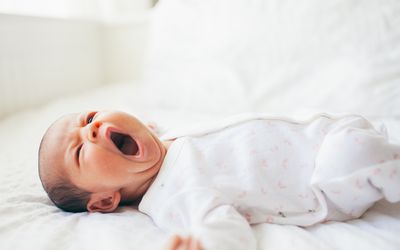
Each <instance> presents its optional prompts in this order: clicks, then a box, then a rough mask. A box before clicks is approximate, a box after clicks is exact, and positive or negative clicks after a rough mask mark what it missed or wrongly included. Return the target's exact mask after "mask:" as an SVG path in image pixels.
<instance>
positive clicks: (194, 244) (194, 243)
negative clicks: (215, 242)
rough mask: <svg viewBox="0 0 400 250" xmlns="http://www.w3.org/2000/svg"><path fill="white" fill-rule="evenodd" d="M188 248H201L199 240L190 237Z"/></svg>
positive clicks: (198, 249) (200, 249) (196, 249)
mask: <svg viewBox="0 0 400 250" xmlns="http://www.w3.org/2000/svg"><path fill="white" fill-rule="evenodd" d="M190 249H191V250H203V248H202V247H201V244H200V241H198V240H196V239H192V241H191V244H190Z"/></svg>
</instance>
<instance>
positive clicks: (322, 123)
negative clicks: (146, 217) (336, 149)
mask: <svg viewBox="0 0 400 250" xmlns="http://www.w3.org/2000/svg"><path fill="white" fill-rule="evenodd" d="M334 121H335V120H333V119H331V118H329V117H326V116H320V117H318V118H316V119H314V120H312V121H310V122H308V123H296V122H293V121H288V120H277V119H253V120H247V121H243V122H238V123H234V124H232V125H230V126H227V127H225V128H224V129H220V130H217V131H212V132H210V133H204V134H200V135H196V136H185V137H181V138H177V139H176V140H175V141H174V143H172V145H171V147H170V148H169V151H168V154H167V156H166V158H165V160H164V163H163V166H162V168H161V170H160V173H159V174H158V176H157V178H156V180H155V181H154V183H153V185H152V186H151V188H150V189H149V190H148V192H147V193H146V195H145V196H144V198H143V200H142V203H141V204H140V209H141V210H142V211H143V212H145V213H148V214H151V213H154V211H152V210H153V208H154V207H157V205H156V204H159V205H160V206H163V208H165V209H166V208H167V207H168V206H169V204H170V203H171V202H174V203H179V202H181V204H184V203H185V202H183V201H181V200H182V199H187V196H191V195H195V194H196V193H201V195H200V196H199V197H206V198H205V199H206V200H207V201H201V199H202V198H199V199H197V201H196V200H193V201H192V202H199V206H203V205H204V204H205V203H207V206H206V205H204V206H205V207H209V206H217V205H219V204H230V205H233V206H234V207H235V208H236V209H237V210H238V211H239V212H240V213H242V214H243V215H244V216H245V217H246V218H247V219H248V220H249V222H250V223H258V222H265V221H270V222H278V223H285V221H286V220H288V219H289V220H290V221H291V222H290V224H291V223H296V220H300V222H298V223H300V224H301V220H303V219H304V215H305V214H307V215H308V216H307V217H309V216H317V217H318V211H319V210H320V202H319V201H318V197H317V196H316V195H315V192H313V190H312V187H311V185H310V179H311V177H312V174H313V169H314V161H315V158H316V155H317V153H318V150H319V148H320V145H321V143H322V141H323V139H324V137H325V135H326V134H327V133H328V132H329V131H330V130H331V129H332V124H334ZM211 197H212V198H211ZM202 202H203V203H202ZM171 205H172V204H171ZM170 216H172V215H170ZM172 217H173V216H172ZM293 220H294V221H295V222H293Z"/></svg>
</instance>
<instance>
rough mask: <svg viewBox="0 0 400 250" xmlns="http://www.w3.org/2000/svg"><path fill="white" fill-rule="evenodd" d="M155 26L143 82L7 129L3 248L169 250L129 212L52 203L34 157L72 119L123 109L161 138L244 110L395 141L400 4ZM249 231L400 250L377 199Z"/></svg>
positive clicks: (92, 94) (41, 109) (2, 131)
mask: <svg viewBox="0 0 400 250" xmlns="http://www.w3.org/2000/svg"><path fill="white" fill-rule="evenodd" d="M149 20H150V24H151V25H150V34H149V43H150V44H149V47H148V52H147V57H146V62H145V67H144V69H145V74H144V77H143V78H142V79H141V80H137V81H134V82H112V83H109V84H105V85H104V84H103V85H100V84H98V85H95V86H92V85H91V86H89V88H87V89H86V90H81V89H79V90H80V91H79V93H77V92H75V94H69V95H66V96H63V97H59V98H56V99H54V98H53V100H52V101H50V102H47V103H46V104H42V105H40V106H35V107H31V108H27V109H19V111H14V110H13V112H12V114H11V113H9V114H8V115H7V116H6V117H5V118H3V119H2V120H1V121H0V138H1V142H0V164H1V165H0V190H1V192H0V195H1V196H0V197H1V202H0V212H1V213H0V249H121V250H123V249H163V246H164V244H165V241H166V240H167V238H168V236H169V234H168V232H163V231H161V230H160V229H158V228H157V227H156V226H155V225H154V224H153V222H152V220H151V219H150V218H149V217H147V216H146V215H144V214H141V213H139V212H138V211H137V209H136V208H135V207H133V206H128V207H121V208H119V209H118V210H117V212H116V213H112V214H99V213H93V214H88V213H78V214H70V213H66V212H62V211H60V210H59V209H57V208H56V207H55V206H53V205H52V203H51V202H50V200H49V199H48V198H47V196H46V194H45V193H44V191H43V190H42V187H41V184H40V181H39V179H38V174H37V149H38V145H39V143H40V139H41V136H42V134H43V133H44V131H45V129H46V128H47V126H48V125H49V124H50V123H51V122H52V121H54V120H55V119H56V118H58V117H59V116H60V115H62V114H64V113H69V112H77V111H81V110H102V109H119V110H123V111H126V112H130V113H133V114H135V115H136V116H138V117H139V118H141V119H142V120H144V121H146V122H156V123H157V124H158V125H159V127H160V128H161V133H165V132H170V131H177V132H179V131H183V130H184V129H187V128H190V127H192V126H194V125H198V124H199V123H202V122H206V121H208V120H215V119H219V118H223V117H226V116H230V115H234V114H238V113H243V112H263V113H267V114H269V115H271V116H275V115H279V116H288V117H294V118H296V119H307V118H308V117H310V116H311V115H312V114H315V113H317V112H327V113H332V114H343V113H358V114H361V115H363V116H365V117H367V118H369V119H370V120H371V121H372V122H373V124H374V125H375V126H376V127H379V128H381V129H382V128H384V127H385V128H386V130H387V133H388V135H389V138H390V140H392V141H393V142H394V143H400V2H398V1H395V0H393V1H390V0H386V1H374V0H365V1H356V0H346V1H345V0H333V1H329V2H321V1H318V0H314V1H313V0H301V1H282V0H280V1H278V0H264V1H261V0H249V1H248V0H238V1H228V0H219V1H200V0H197V1H196V0H164V1H159V3H158V4H157V6H156V7H155V8H154V10H152V12H151V14H150V18H149ZM2 49H4V48H2ZM94 54H95V53H94ZM93 60H94V61H96V59H93ZM32 79H34V78H32ZM99 81H100V80H99ZM2 84H3V83H2ZM71 93H72V92H71ZM2 95H3V94H2ZM252 228H253V230H254V233H255V235H256V237H257V239H258V248H259V249H271V250H273V249H307V250H312V249H327V250H333V249H371V250H372V249H385V250H391V249H393V250H395V249H400V238H399V237H398V234H399V232H400V204H390V203H388V202H386V201H380V202H379V203H377V204H376V205H375V206H373V207H372V208H371V209H369V210H368V211H367V212H366V213H365V214H364V215H363V216H362V217H361V218H359V219H355V220H351V221H347V222H325V223H322V224H318V225H314V226H311V227H307V228H302V227H297V226H288V225H274V224H258V225H253V226H252Z"/></svg>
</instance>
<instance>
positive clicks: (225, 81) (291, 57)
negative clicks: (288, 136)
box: [148, 0, 400, 116]
mask: <svg viewBox="0 0 400 250" xmlns="http://www.w3.org/2000/svg"><path fill="white" fill-rule="evenodd" d="M399 13H400V1H375V0H364V1H358V0H332V1H329V2H327V1H319V0H298V1H284V0H237V1H234V0H217V1H216V0H164V1H160V2H159V4H158V6H157V7H156V9H155V11H154V13H153V14H154V15H153V23H152V32H151V34H152V36H151V46H150V53H149V64H148V76H149V77H150V78H149V79H151V81H150V82H153V83H156V84H157V85H156V87H158V88H160V89H163V87H165V88H164V89H170V90H172V91H170V92H171V93H169V96H168V100H164V101H165V102H168V103H170V105H172V106H173V105H176V106H180V107H182V106H184V107H187V108H188V109H193V110H194V111H197V110H201V111H210V112H227V111H229V112H239V111H240V112H242V111H262V112H270V113H274V114H275V113H276V114H285V115H286V114H298V113H304V112H322V111H323V112H334V113H341V112H345V113H360V114H364V115H367V116H393V115H400V15H399Z"/></svg>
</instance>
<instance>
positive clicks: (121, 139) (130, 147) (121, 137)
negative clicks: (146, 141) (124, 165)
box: [110, 132, 139, 155]
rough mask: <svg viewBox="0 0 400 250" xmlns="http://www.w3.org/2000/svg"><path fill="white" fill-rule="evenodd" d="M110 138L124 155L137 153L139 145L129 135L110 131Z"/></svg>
mask: <svg viewBox="0 0 400 250" xmlns="http://www.w3.org/2000/svg"><path fill="white" fill-rule="evenodd" d="M110 138H111V140H112V142H113V143H114V145H115V146H116V147H117V148H118V149H119V151H121V152H122V153H123V154H124V155H137V154H138V153H139V146H138V144H137V142H136V141H135V140H134V139H133V138H132V137H131V136H129V135H126V134H122V133H118V132H111V133H110Z"/></svg>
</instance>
